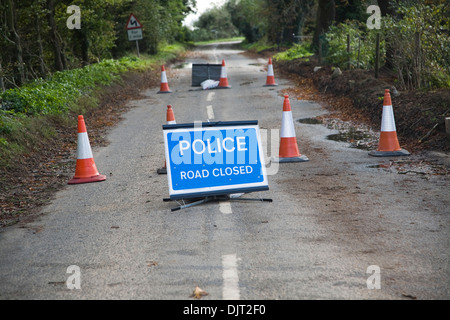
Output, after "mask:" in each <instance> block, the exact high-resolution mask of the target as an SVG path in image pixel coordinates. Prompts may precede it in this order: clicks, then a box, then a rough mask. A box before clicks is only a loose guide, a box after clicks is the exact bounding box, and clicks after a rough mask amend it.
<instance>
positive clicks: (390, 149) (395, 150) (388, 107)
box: [369, 89, 410, 157]
mask: <svg viewBox="0 0 450 320" xmlns="http://www.w3.org/2000/svg"><path fill="white" fill-rule="evenodd" d="M369 155H371V156H374V157H392V156H409V155H410V153H409V152H408V151H406V150H404V149H402V148H400V144H399V143H398V139H397V130H396V128H395V120H394V111H393V108H392V102H391V94H390V93H389V89H386V90H385V91H384V101H383V113H382V117H381V131H380V140H379V142H378V149H377V150H374V151H371V152H369Z"/></svg>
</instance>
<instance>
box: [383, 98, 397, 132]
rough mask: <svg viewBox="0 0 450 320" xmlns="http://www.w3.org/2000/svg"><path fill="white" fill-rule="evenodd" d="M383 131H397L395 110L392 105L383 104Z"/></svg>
mask: <svg viewBox="0 0 450 320" xmlns="http://www.w3.org/2000/svg"><path fill="white" fill-rule="evenodd" d="M381 131H384V132H386V131H388V132H389V131H397V130H396V128H395V119H394V111H393V109H392V105H389V106H383V115H382V118H381Z"/></svg>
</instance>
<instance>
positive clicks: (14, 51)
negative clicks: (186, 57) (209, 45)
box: [0, 0, 195, 91]
mask: <svg viewBox="0 0 450 320" xmlns="http://www.w3.org/2000/svg"><path fill="white" fill-rule="evenodd" d="M71 5H75V6H78V7H79V8H80V11H81V12H80V14H81V16H80V27H81V29H70V28H68V26H67V22H68V20H69V18H70V17H71V16H72V15H73V12H70V10H69V12H67V9H68V7H69V6H71ZM194 5H195V0H0V12H1V13H2V14H1V15H0V48H1V50H0V91H4V90H5V89H9V88H14V87H20V86H21V85H23V84H25V83H28V82H32V81H33V80H36V79H39V78H43V79H45V78H47V77H48V76H50V75H51V74H52V73H54V72H55V71H63V70H68V69H74V68H79V67H81V66H86V65H88V64H91V63H96V62H99V61H101V60H103V59H111V58H115V59H118V58H121V57H123V56H125V55H127V54H128V53H129V52H132V51H134V50H135V48H136V44H135V42H134V41H128V38H127V30H126V29H125V26H126V23H127V21H128V17H129V15H130V13H133V14H135V16H136V17H137V18H138V19H139V21H140V22H141V24H142V26H143V39H142V40H139V47H140V52H141V53H143V54H144V53H147V54H156V53H157V52H158V49H159V47H160V44H161V43H173V42H175V41H181V42H183V41H186V40H187V39H186V37H187V35H186V30H185V28H184V27H183V26H182V21H183V19H184V17H185V16H186V15H187V14H189V13H190V12H191V11H192V10H193V8H194Z"/></svg>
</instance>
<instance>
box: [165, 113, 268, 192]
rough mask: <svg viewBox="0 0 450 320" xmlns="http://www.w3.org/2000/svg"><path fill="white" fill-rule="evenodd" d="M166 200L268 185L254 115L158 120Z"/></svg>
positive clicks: (239, 190)
mask: <svg viewBox="0 0 450 320" xmlns="http://www.w3.org/2000/svg"><path fill="white" fill-rule="evenodd" d="M163 133H164V146H165V157H166V162H167V178H168V183H169V194H170V199H171V200H177V199H189V198H198V197H209V196H218V195H229V194H234V193H246V192H254V191H263V190H268V189H269V186H268V181H267V174H266V166H265V162H264V154H263V149H262V146H261V136H260V131H259V126H258V121H256V120H254V121H227V122H198V123H190V124H189V123H188V124H172V125H163Z"/></svg>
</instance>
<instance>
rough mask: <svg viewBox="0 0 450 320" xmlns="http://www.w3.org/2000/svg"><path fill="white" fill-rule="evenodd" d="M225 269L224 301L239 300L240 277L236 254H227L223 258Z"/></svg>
mask: <svg viewBox="0 0 450 320" xmlns="http://www.w3.org/2000/svg"><path fill="white" fill-rule="evenodd" d="M222 267H223V273H222V276H223V288H222V299H223V300H239V298H240V294H239V276H238V272H237V257H236V254H226V255H223V256H222Z"/></svg>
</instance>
